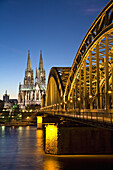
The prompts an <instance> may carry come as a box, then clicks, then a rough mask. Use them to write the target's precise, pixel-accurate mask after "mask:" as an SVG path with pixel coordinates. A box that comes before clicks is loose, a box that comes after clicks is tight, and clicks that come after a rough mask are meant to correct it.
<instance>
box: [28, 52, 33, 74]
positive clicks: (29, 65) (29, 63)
mask: <svg viewBox="0 0 113 170" xmlns="http://www.w3.org/2000/svg"><path fill="white" fill-rule="evenodd" d="M27 70H28V71H29V70H32V68H31V59H30V50H28V60H27Z"/></svg>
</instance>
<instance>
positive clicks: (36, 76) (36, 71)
mask: <svg viewBox="0 0 113 170" xmlns="http://www.w3.org/2000/svg"><path fill="white" fill-rule="evenodd" d="M37 77H38V75H37V67H36V77H35V78H37Z"/></svg>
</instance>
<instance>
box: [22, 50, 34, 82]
mask: <svg viewBox="0 0 113 170" xmlns="http://www.w3.org/2000/svg"><path fill="white" fill-rule="evenodd" d="M33 84H34V79H33V70H32V68H31V59H30V50H28V60H27V69H26V71H25V78H24V85H33Z"/></svg>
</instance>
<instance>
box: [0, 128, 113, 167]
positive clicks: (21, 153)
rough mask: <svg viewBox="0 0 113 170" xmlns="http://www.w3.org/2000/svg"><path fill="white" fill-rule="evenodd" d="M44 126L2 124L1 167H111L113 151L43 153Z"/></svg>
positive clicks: (0, 133) (0, 129)
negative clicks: (39, 127) (100, 153)
mask: <svg viewBox="0 0 113 170" xmlns="http://www.w3.org/2000/svg"><path fill="white" fill-rule="evenodd" d="M43 143H44V142H43V130H37V127H35V126H26V127H14V126H13V127H5V126H0V170H71V169H76V170H84V169H87V170H93V169H94V170H97V169H99V170H100V169H106V170H109V169H111V168H112V167H113V155H73V156H71V155H70V156H63V155H59V156H53V155H50V154H45V153H44V149H43V148H44V147H43Z"/></svg>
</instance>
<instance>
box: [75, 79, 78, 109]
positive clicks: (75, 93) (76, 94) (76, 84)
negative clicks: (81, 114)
mask: <svg viewBox="0 0 113 170" xmlns="http://www.w3.org/2000/svg"><path fill="white" fill-rule="evenodd" d="M77 101H78V99H77V78H76V80H75V108H76V109H77Z"/></svg>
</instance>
